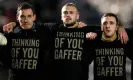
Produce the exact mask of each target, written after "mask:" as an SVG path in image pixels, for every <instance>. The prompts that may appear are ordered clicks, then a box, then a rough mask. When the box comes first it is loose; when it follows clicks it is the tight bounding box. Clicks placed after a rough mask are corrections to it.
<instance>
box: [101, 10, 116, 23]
mask: <svg viewBox="0 0 133 80" xmlns="http://www.w3.org/2000/svg"><path fill="white" fill-rule="evenodd" d="M107 16H111V17H114V18H115V20H116V25H119V19H118V17H117V15H116V14H114V13H106V14H104V15H103V16H102V18H104V17H107ZM102 18H101V20H102Z"/></svg>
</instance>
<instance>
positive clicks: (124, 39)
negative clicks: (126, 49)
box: [118, 28, 129, 44]
mask: <svg viewBox="0 0 133 80" xmlns="http://www.w3.org/2000/svg"><path fill="white" fill-rule="evenodd" d="M118 39H120V40H121V43H122V44H126V43H127V41H128V40H129V38H128V34H127V32H126V31H125V29H124V28H119V29H118Z"/></svg>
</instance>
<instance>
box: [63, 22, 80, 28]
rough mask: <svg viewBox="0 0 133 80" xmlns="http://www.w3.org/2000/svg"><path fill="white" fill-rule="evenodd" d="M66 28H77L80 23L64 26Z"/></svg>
mask: <svg viewBox="0 0 133 80" xmlns="http://www.w3.org/2000/svg"><path fill="white" fill-rule="evenodd" d="M64 26H65V27H67V28H77V27H78V23H77V22H74V23H71V24H64Z"/></svg>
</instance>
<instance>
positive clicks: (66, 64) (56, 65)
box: [51, 25, 93, 80]
mask: <svg viewBox="0 0 133 80" xmlns="http://www.w3.org/2000/svg"><path fill="white" fill-rule="evenodd" d="M51 31H52V34H53V44H54V45H53V50H52V51H53V52H52V55H53V67H52V68H53V69H52V73H53V75H52V76H53V77H52V80H88V63H87V62H86V60H88V59H87V57H86V56H85V55H86V54H89V53H85V52H84V47H87V46H88V45H85V43H84V42H85V41H86V33H87V32H90V31H91V32H92V31H93V30H92V29H91V28H89V27H84V28H67V27H64V26H63V25H60V26H56V27H53V28H51Z"/></svg>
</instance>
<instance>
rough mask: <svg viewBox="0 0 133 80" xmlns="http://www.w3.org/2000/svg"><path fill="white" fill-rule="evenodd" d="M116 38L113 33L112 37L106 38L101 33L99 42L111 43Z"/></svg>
mask: <svg viewBox="0 0 133 80" xmlns="http://www.w3.org/2000/svg"><path fill="white" fill-rule="evenodd" d="M116 38H117V35H116V33H114V35H113V36H108V37H107V36H105V34H104V33H102V38H101V40H103V41H106V42H112V41H114V40H116Z"/></svg>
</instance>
